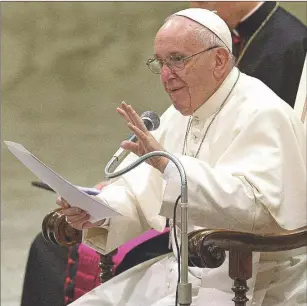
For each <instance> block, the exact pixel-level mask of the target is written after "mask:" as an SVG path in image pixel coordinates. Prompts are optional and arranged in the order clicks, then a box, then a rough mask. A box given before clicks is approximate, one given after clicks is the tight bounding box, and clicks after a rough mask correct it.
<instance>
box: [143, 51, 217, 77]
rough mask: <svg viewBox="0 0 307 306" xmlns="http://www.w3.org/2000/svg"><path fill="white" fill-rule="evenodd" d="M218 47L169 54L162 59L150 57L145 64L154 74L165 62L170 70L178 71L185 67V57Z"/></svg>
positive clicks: (188, 57)
mask: <svg viewBox="0 0 307 306" xmlns="http://www.w3.org/2000/svg"><path fill="white" fill-rule="evenodd" d="M215 48H218V46H214V47H210V48H208V49H205V50H202V51H200V52H197V53H195V54H192V55H189V56H182V55H170V56H168V57H166V58H165V59H164V60H162V59H158V58H151V59H149V60H147V62H146V65H147V66H148V68H149V69H150V71H151V72H153V73H155V74H160V73H161V70H162V67H163V65H164V64H165V65H166V66H167V67H168V68H169V69H171V70H172V71H174V72H176V71H180V70H183V69H184V67H185V61H186V60H187V59H190V58H192V57H193V56H195V55H198V54H201V53H204V52H206V51H210V50H212V49H215Z"/></svg>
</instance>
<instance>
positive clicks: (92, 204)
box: [4, 141, 121, 223]
mask: <svg viewBox="0 0 307 306" xmlns="http://www.w3.org/2000/svg"><path fill="white" fill-rule="evenodd" d="M4 142H5V144H6V145H7V147H8V149H9V150H10V151H11V152H12V153H13V154H14V155H15V156H16V157H17V158H18V159H19V160H20V161H21V162H22V163H23V164H24V165H25V166H26V167H27V168H28V169H30V170H31V171H32V172H33V173H34V174H35V175H36V176H37V177H39V178H40V179H41V180H42V181H44V182H45V183H46V184H48V185H49V186H50V187H51V188H52V189H53V190H55V191H56V192H57V193H58V194H59V195H60V196H61V197H63V198H64V199H65V200H66V201H67V202H68V203H70V204H71V205H73V206H75V207H79V208H81V209H83V210H85V211H87V212H88V213H89V214H90V216H91V218H90V220H89V221H90V222H92V223H94V222H96V221H99V220H101V219H104V218H110V217H114V216H119V215H121V214H120V213H118V212H116V211H115V210H114V209H112V208H111V207H109V206H108V204H107V203H106V202H105V201H103V200H101V199H99V198H97V197H92V196H90V195H88V194H87V193H85V192H84V191H82V190H80V189H78V188H77V187H76V186H74V185H73V184H71V183H70V182H68V181H67V180H65V179H64V178H63V177H61V176H60V175H59V174H57V173H56V172H54V171H53V170H52V169H50V168H49V167H47V166H46V165H45V164H43V163H42V162H41V161H40V160H39V159H38V158H36V157H35V156H34V155H33V154H32V153H31V152H29V151H28V150H27V149H25V148H24V147H23V146H22V145H21V144H19V143H15V142H11V141H4Z"/></svg>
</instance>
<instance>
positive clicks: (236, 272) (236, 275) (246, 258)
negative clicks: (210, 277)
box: [229, 250, 253, 306]
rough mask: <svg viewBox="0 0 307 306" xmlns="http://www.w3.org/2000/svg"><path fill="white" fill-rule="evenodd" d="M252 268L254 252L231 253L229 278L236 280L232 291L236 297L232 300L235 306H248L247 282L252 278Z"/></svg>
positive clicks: (231, 251)
mask: <svg viewBox="0 0 307 306" xmlns="http://www.w3.org/2000/svg"><path fill="white" fill-rule="evenodd" d="M252 267H253V259H252V252H242V251H237V250H230V251H229V276H230V278H231V279H233V280H234V285H233V287H232V291H233V292H234V293H235V297H234V298H233V299H232V300H233V301H234V303H235V306H246V302H247V301H248V298H247V297H246V292H247V291H248V289H249V288H248V287H247V280H248V279H250V278H251V277H252Z"/></svg>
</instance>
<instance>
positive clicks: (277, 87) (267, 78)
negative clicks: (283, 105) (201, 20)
mask: <svg viewBox="0 0 307 306" xmlns="http://www.w3.org/2000/svg"><path fill="white" fill-rule="evenodd" d="M191 7H197V8H204V9H208V10H212V11H216V14H217V15H219V16H220V17H221V18H222V19H223V20H224V21H225V22H226V24H227V25H228V27H229V28H230V30H231V32H232V37H233V53H234V55H235V57H236V66H237V67H238V68H239V69H240V70H241V71H242V72H244V73H246V74H248V75H250V76H253V77H255V78H257V79H259V80H261V81H262V82H263V83H265V84H266V85H267V86H269V87H270V88H271V89H272V90H273V91H274V92H275V93H276V94H277V95H278V96H280V97H281V98H282V99H283V100H284V101H286V102H287V103H288V104H289V105H290V106H292V107H294V103H295V98H296V94H297V89H298V85H299V81H300V77H301V74H302V68H303V64H304V60H305V56H306V52H307V28H306V26H305V25H304V24H303V23H302V22H300V21H299V20H298V19H297V18H296V17H294V16H293V15H291V14H290V13H289V12H287V11H286V10H284V9H283V8H282V7H280V6H279V4H278V2H275V1H265V2H260V1H253V2H245V1H234V2H232V1H212V2H211V1H196V2H191Z"/></svg>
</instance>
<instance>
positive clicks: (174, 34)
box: [154, 16, 200, 48]
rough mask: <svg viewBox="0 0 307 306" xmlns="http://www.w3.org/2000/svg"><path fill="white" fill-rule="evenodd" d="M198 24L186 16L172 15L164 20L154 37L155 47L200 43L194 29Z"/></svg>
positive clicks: (195, 44)
mask: <svg viewBox="0 0 307 306" xmlns="http://www.w3.org/2000/svg"><path fill="white" fill-rule="evenodd" d="M197 27H199V25H198V24H197V23H196V22H195V21H193V20H190V19H188V18H186V17H182V16H172V17H170V18H169V19H167V20H166V22H165V23H164V24H163V26H162V27H161V28H160V30H159V31H158V33H157V35H156V37H155V42H154V45H155V48H156V47H159V46H161V45H163V46H164V47H166V46H171V45H174V46H176V47H179V46H186V47H189V46H190V47H192V48H193V47H194V46H198V45H200V42H199V41H198V40H197V38H196V29H197Z"/></svg>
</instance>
